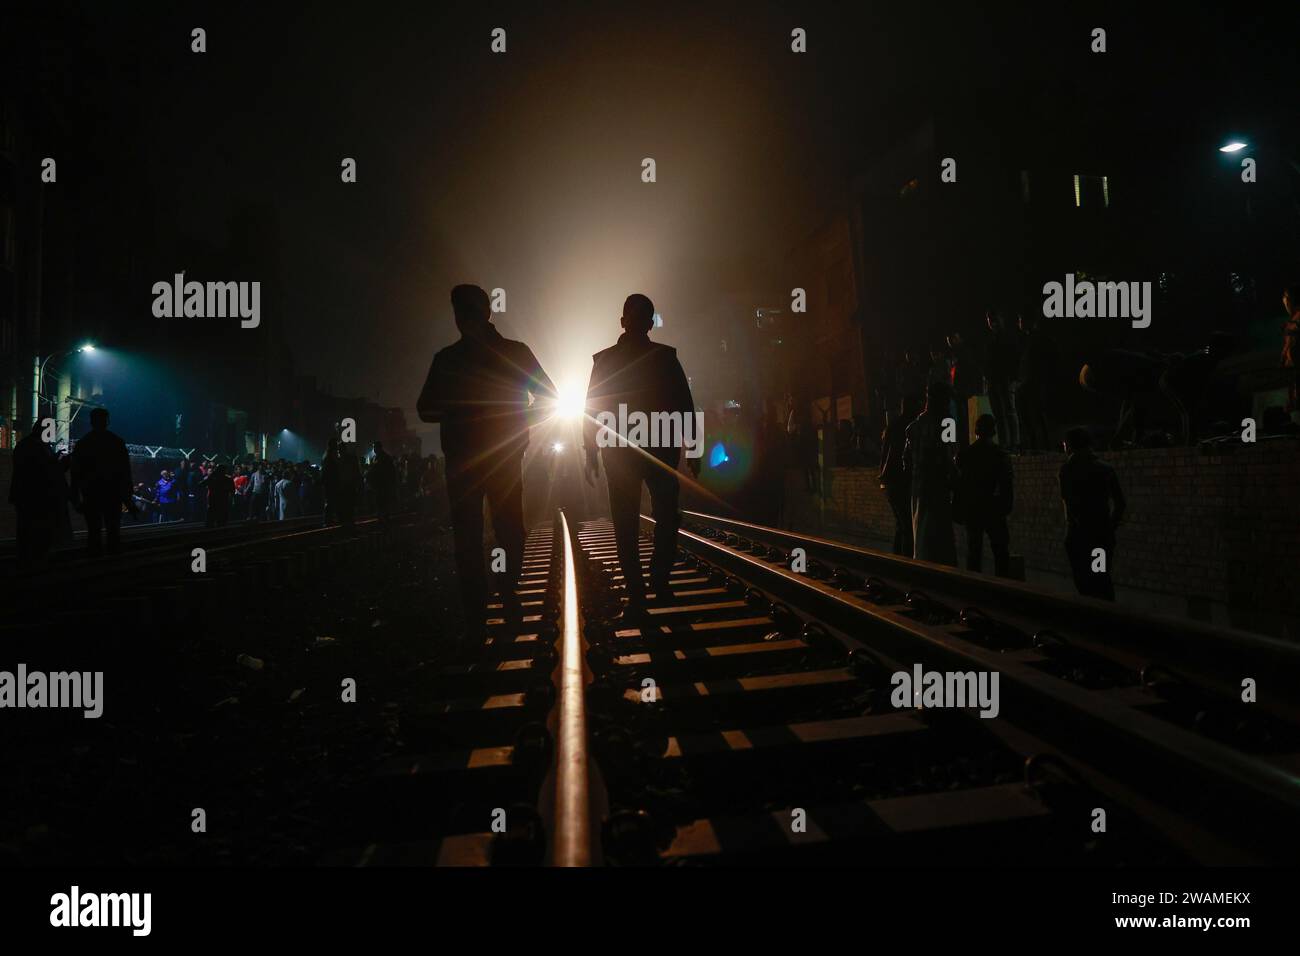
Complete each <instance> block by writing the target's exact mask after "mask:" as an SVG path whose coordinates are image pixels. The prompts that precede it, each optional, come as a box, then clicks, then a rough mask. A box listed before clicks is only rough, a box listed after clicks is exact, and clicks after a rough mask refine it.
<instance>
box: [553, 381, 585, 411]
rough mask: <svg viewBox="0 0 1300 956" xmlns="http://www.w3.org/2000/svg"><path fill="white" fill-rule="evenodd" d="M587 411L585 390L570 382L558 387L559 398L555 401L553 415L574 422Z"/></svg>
mask: <svg viewBox="0 0 1300 956" xmlns="http://www.w3.org/2000/svg"><path fill="white" fill-rule="evenodd" d="M586 410H587V390H586V389H585V388H583V387H582V386H581V385H575V384H573V383H572V382H570V383H567V384H565V385H561V386H560V394H559V397H558V398H556V400H555V414H556V415H558V416H560V417H561V418H567V419H569V420H574V419H578V418H581V417H582V415H583V413H584V412H585V411H586Z"/></svg>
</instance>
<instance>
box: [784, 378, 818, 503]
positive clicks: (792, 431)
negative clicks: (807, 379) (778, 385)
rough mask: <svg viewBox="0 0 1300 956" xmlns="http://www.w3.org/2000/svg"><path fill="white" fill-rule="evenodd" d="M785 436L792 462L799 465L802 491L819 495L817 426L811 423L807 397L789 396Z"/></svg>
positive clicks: (809, 404) (810, 411) (811, 418)
mask: <svg viewBox="0 0 1300 956" xmlns="http://www.w3.org/2000/svg"><path fill="white" fill-rule="evenodd" d="M786 434H787V435H789V436H790V443H791V447H792V449H793V453H794V454H793V457H794V460H795V461H797V462H798V463H799V472H800V474H801V475H802V477H803V481H804V489H805V490H806V491H807V492H808V493H809V494H814V495H815V494H820V493H821V469H820V468H818V465H817V426H816V425H815V424H814V423H813V417H812V407H811V403H810V402H809V401H808V400H807V396H796V395H794V394H793V393H792V394H791V395H790V396H789V413H788V414H787V416H786Z"/></svg>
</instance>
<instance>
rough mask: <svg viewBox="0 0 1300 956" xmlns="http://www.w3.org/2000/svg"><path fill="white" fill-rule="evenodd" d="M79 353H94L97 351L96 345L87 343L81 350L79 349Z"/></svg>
mask: <svg viewBox="0 0 1300 956" xmlns="http://www.w3.org/2000/svg"><path fill="white" fill-rule="evenodd" d="M77 351H78V352H93V351H95V343H94V342H87V343H86V344H85V345H83V346H82V347H81V348H79V349H77Z"/></svg>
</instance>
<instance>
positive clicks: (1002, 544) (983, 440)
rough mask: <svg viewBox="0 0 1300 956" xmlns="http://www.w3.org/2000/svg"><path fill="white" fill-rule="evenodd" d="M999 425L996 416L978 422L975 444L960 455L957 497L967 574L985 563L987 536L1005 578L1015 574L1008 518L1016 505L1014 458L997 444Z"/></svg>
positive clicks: (996, 566) (999, 573) (996, 570)
mask: <svg viewBox="0 0 1300 956" xmlns="http://www.w3.org/2000/svg"><path fill="white" fill-rule="evenodd" d="M997 428H998V423H997V420H996V419H995V418H994V417H993V416H992V415H981V416H980V417H979V418H977V419H976V420H975V441H974V442H973V443H972V444H970V445H967V446H966V447H965V448H962V449H959V450H958V452H957V489H958V490H957V494H958V498H959V500H960V502H961V512H962V519H963V520H964V522H965V524H966V570H967V571H979V570H981V569H982V566H983V563H984V535H986V534H987V535H988V536H989V547H990V548H991V549H992V550H993V572H994V573H995V574H996V575H997V576H998V577H1000V578H1005V577H1006V576H1007V575H1008V574H1009V573H1010V571H1011V551H1010V547H1009V542H1010V540H1011V535H1010V532H1009V531H1008V530H1007V515H1009V514H1011V506H1012V503H1013V501H1014V497H1013V495H1014V492H1013V487H1012V486H1013V483H1014V476H1013V472H1012V470H1011V457H1010V456H1009V455H1008V454H1007V453H1006V452H1005V451H1003V450H1002V449H1001V448H999V447H998V446H997V445H996V444H994V442H993V436H994V434H996V433H997Z"/></svg>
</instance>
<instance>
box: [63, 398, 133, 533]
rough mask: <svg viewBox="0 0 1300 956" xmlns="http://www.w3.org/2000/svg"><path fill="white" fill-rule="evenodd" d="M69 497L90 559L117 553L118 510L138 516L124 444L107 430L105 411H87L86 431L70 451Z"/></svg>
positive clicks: (120, 518)
mask: <svg viewBox="0 0 1300 956" xmlns="http://www.w3.org/2000/svg"><path fill="white" fill-rule="evenodd" d="M71 471H72V494H73V499H74V500H75V501H78V502H80V505H81V513H82V514H83V515H84V516H85V518H86V532H87V534H86V549H87V551H89V553H90V555H91V556H92V557H98V556H99V555H100V554H102V553H103V550H104V538H105V537H107V548H108V553H109V554H117V553H118V551H119V550H121V538H120V530H121V527H122V507H123V506H124V505H125V506H126V508H127V510H128V511H130V512H131V514H132V515H134V516H138V515H139V513H140V512H139V508H137V506H136V503H135V500H134V498H133V497H132V495H131V457H130V455H129V453H128V452H127V449H126V442H124V441H123V440H122V439H121V438H120V437H118V436H117V435H115V434H113V433H112V432H111V431H109V430H108V409H106V408H94V409H91V412H90V432H89V434H87V435H86V436H85V437H84V438H82V439H81V440H80V441H79V442H77V447H76V448H75V449H73V452H72V460H71Z"/></svg>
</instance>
